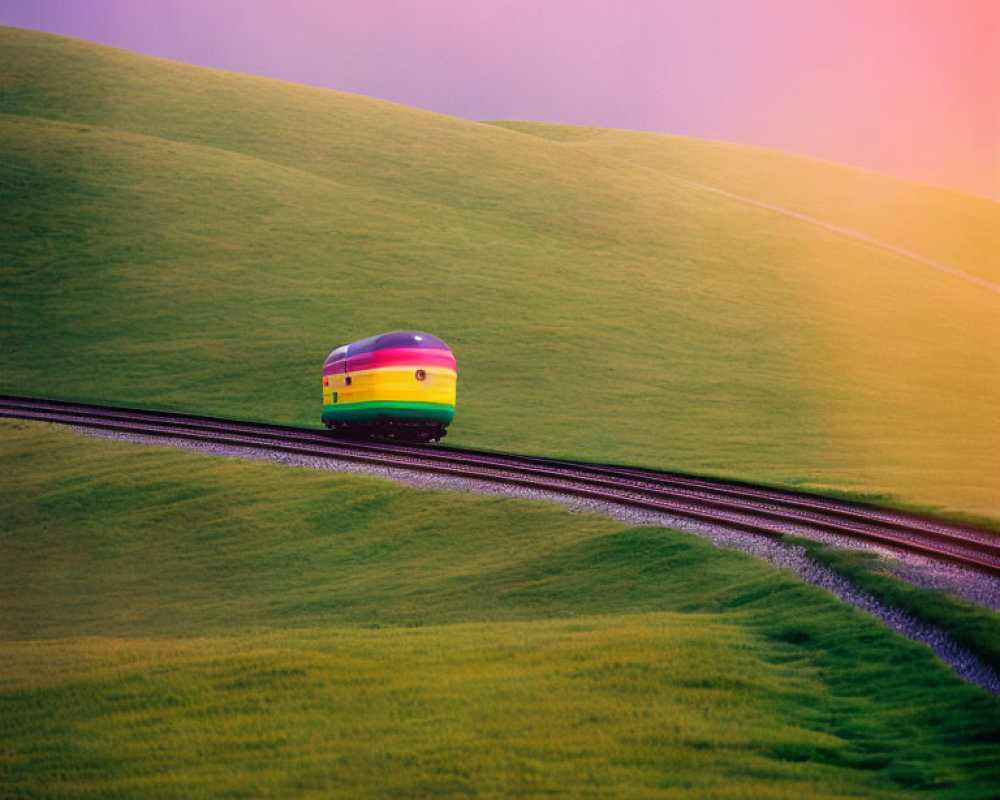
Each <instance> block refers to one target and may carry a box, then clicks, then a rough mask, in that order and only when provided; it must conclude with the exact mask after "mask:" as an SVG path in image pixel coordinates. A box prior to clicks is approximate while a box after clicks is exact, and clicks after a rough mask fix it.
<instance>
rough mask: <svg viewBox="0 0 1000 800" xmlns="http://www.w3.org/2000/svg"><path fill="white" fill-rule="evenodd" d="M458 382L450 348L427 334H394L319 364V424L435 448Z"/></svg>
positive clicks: (447, 420) (341, 351) (343, 349)
mask: <svg viewBox="0 0 1000 800" xmlns="http://www.w3.org/2000/svg"><path fill="white" fill-rule="evenodd" d="M457 381H458V373H457V370H456V366H455V356H454V355H453V354H452V352H451V348H449V347H448V345H446V344H445V343H444V342H443V341H441V340H440V339H439V338H437V337H436V336H431V335H430V334H429V333H422V332H420V331H393V332H392V333H383V334H380V335H378V336H372V337H370V338H368V339H362V340H361V341H360V342H352V343H351V344H345V345H342V346H340V347H338V348H337V349H336V350H334V351H333V352H332V353H330V355H329V356H327V358H326V361H325V362H324V363H323V417H322V419H323V424H324V425H326V426H327V427H328V428H330V429H331V430H336V431H338V432H341V433H346V434H356V435H361V436H368V437H374V438H382V439H403V440H407V441H417V442H435V441H438V440H439V439H441V437H443V436H444V435H445V433H446V432H447V431H446V428H447V427H448V425H449V424H450V423H451V421H452V419H453V418H454V416H455V394H456V387H457Z"/></svg>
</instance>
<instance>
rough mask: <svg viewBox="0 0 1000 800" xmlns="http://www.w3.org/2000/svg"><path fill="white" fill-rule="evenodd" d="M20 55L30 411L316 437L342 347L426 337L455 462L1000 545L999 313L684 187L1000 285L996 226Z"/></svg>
mask: <svg viewBox="0 0 1000 800" xmlns="http://www.w3.org/2000/svg"><path fill="white" fill-rule="evenodd" d="M0 41H2V44H3V46H2V47H0V76H2V77H0V108H2V111H3V112H4V113H3V115H2V117H0V139H2V144H0V147H2V152H3V153H4V157H3V161H2V172H0V209H2V213H0V251H2V253H3V255H2V271H0V287H2V299H0V303H2V306H0V312H2V314H3V316H4V325H3V329H2V337H3V338H2V340H0V348H2V356H0V368H2V370H3V374H4V379H3V385H2V388H3V390H4V391H6V392H9V393H19V394H30V395H41V396H51V397H60V398H65V399H84V400H93V401H105V402H112V403H124V404H134V405H138V406H146V407H157V408H169V409H179V410H186V411H199V412H206V413H215V414H228V415H232V416H239V417H248V418H255V419H267V420H279V421H283V422H293V423H305V424H318V417H319V403H320V400H319V397H320V393H319V385H318V384H319V380H318V374H319V365H320V364H321V362H322V360H323V357H324V356H325V355H326V353H327V352H328V351H329V350H330V349H332V347H334V346H335V345H338V344H341V343H343V342H345V341H350V340H354V339H357V338H360V337H363V336H367V335H370V334H372V333H375V332H381V331H386V330H393V329H400V328H403V329H405V328H418V329H425V330H429V331H432V332H434V333H435V334H437V335H440V336H442V337H443V338H444V339H445V340H446V341H447V342H449V344H451V346H452V347H453V349H454V350H455V352H456V355H457V358H458V363H459V375H460V380H459V406H458V413H457V416H456V422H455V424H454V426H453V428H452V430H451V434H450V437H449V441H450V442H453V443H455V444H458V445H468V446H477V447H488V448H501V449H511V450H516V451H521V452H526V453H538V454H543V455H551V456H572V457H579V458H590V459H599V460H602V461H617V462H629V463H635V464H643V465H650V466H658V467H668V468H673V469H678V470H687V471H695V472H703V473H711V474H718V475H727V476H734V477H740V478H745V479H751V480H757V481H767V482H773V483H778V484H782V485H793V486H805V487H810V488H817V489H821V490H822V489H826V490H842V491H853V492H859V493H863V494H869V495H877V496H891V498H892V499H893V500H894V501H895V502H900V503H904V504H909V505H924V506H936V507H940V508H942V509H945V510H948V511H955V512H965V513H971V514H978V515H983V516H987V517H991V518H993V519H998V518H1000V490H998V486H997V479H996V476H997V475H998V474H1000V456H998V454H1000V424H998V420H997V415H996V400H995V399H996V397H997V396H1000V348H998V347H997V346H996V345H997V342H998V341H1000V314H998V313H997V311H998V304H1000V298H998V297H997V296H996V295H995V294H993V293H991V292H989V291H987V290H985V289H983V288H982V287H979V286H976V285H974V284H971V283H968V282H965V281H962V280H961V279H958V278H955V277H954V276H951V275H947V274H944V273H941V272H938V271H935V270H933V269H930V268H928V267H926V266H924V265H921V264H919V263H916V262H912V261H908V260H906V259H905V258H902V257H900V256H899V255H895V254H892V253H889V252H887V251H883V250H880V249H878V248H874V247H872V246H870V245H866V244H862V243H859V242H857V241H854V240H851V239H849V238H846V237H843V236H839V235H837V234H834V233H832V232H830V231H827V230H824V229H822V228H818V227H816V226H814V225H810V224H808V223H806V222H803V221H801V220H796V219H793V218H790V217H787V216H784V215H781V214H777V213H773V212H769V211H766V210H764V209H761V208H759V207H754V206H749V205H746V204H744V203H740V202H738V201H734V200H732V199H728V198H725V197H722V196H719V195H717V194H712V193H710V192H706V191H704V190H701V189H698V188H696V187H693V186H692V185H691V183H690V182H695V183H704V184H709V185H713V186H716V187H718V188H720V189H722V190H724V191H728V192H732V193H735V194H741V195H744V196H748V197H752V198H756V199H758V200H760V201H762V202H768V203H772V204H775V205H780V206H782V207H787V208H789V209H792V210H795V211H797V212H799V213H803V214H807V215H810V216H815V217H818V218H822V219H825V220H828V221H829V222H830V223H831V224H837V225H842V226H847V227H851V228H854V229H858V230H859V231H860V232H862V233H864V234H866V235H869V236H874V237H878V238H881V239H885V240H886V241H888V242H890V243H892V244H894V245H895V246H898V247H904V248H908V249H912V250H915V251H917V252H920V253H922V254H924V255H926V256H928V257H931V258H936V259H940V260H942V261H946V262H948V263H950V264H952V265H953V266H955V267H956V268H959V269H962V270H965V271H967V272H970V273H973V274H975V275H978V276H980V277H983V278H985V279H989V280H993V281H996V280H998V276H997V264H996V260H995V258H994V257H993V256H994V255H995V253H996V252H997V251H998V249H1000V242H998V241H997V239H998V236H1000V234H998V233H997V231H1000V206H998V205H997V204H996V203H990V202H988V201H984V200H978V199H975V198H972V197H966V196H962V195H958V194H954V193H949V192H944V191H939V190H936V189H932V188H929V187H924V186H918V185H915V184H911V183H906V182H903V181H899V180H895V179H891V178H887V177H883V176H878V175H874V174H871V173H865V172H861V171H858V170H854V169H848V168H845V167H840V166H837V165H834V164H829V163H823V162H819V161H815V160H810V159H804V158H798V157H793V156H788V155H785V154H780V153H773V152H768V151H763V150H759V149H754V148H744V147H736V146H731V145H722V144H717V143H711V142H699V141H694V140H689V139H681V138H677V137H665V136H651V135H642V134H630V133H625V132H615V131H595V130H591V129H573V128H558V127H553V126H535V125H527V124H520V123H518V124H514V123H507V124H504V125H499V124H483V123H472V122H465V121H462V120H458V119H454V118H450V117H445V116H441V115H437V114H431V113H428V112H424V111H420V110H417V109H412V108H406V107H402V106H398V105H393V104H390V103H385V102H381V101H377V100H372V99H368V98H363V97H357V96H352V95H346V94H341V93H337V92H330V91H323V90H319V89H313V88H309V87H303V86H295V85H290V84H285V83H280V82H276V81H268V80H263V79H258V78H253V77H248V76H243V75H236V74H230V73H223V72H218V71H211V70H205V69H198V68H194V67H188V66H184V65H180V64H175V63H170V62H165V61H158V60H155V59H149V58H144V57H140V56H137V55H134V54H129V53H125V52H122V51H116V50H112V49H108V48H103V47H98V46H95V45H90V44H86V43H83V42H79V41H74V40H68V39H64V38H60V37H54V36H49V35H45V34H40V33H35V32H28V31H20V30H16V29H3V30H2V31H0ZM678 179H680V180H678Z"/></svg>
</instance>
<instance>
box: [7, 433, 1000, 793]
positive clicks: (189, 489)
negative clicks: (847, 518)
mask: <svg viewBox="0 0 1000 800" xmlns="http://www.w3.org/2000/svg"><path fill="white" fill-rule="evenodd" d="M0 472H2V474H4V475H5V476H7V479H6V480H5V481H3V482H2V484H0V508H2V509H3V511H4V514H5V520H6V521H7V524H6V525H4V526H2V527H0V561H2V563H3V565H4V569H2V570H0V607H2V609H3V613H2V614H0V794H2V795H3V796H4V797H59V798H81V799H82V798H93V797H116V798H142V799H143V800H144V799H145V798H150V797H164V798H168V797H169V798H173V797H199V798H202V797H219V798H233V797H247V798H250V797H267V796H271V797H283V798H285V797H303V798H311V797H335V798H356V797H374V798H399V797H409V798H424V797H426V798H434V799H435V800H437V799H438V798H468V797H473V796H487V797H494V796H497V797H565V798H580V797H595V798H596V797H671V798H678V799H680V798H684V799H686V800H697V799H701V800H704V798H732V799H733V800H758V799H762V798H767V799H768V800H788V799H791V798H796V799H799V800H801V799H802V798H817V800H819V799H820V798H822V800H828V798H832V797H844V798H847V797H852V798H858V797H871V798H879V800H887V798H894V799H897V798H898V800H905V798H912V797H920V798H936V799H937V800H946V799H947V800H959V799H960V798H961V799H962V800H971V799H972V798H976V799H977V800H987V798H992V797H994V796H995V794H996V792H995V789H996V785H997V781H998V779H1000V761H998V759H997V758H996V756H997V752H998V742H1000V713H998V711H1000V701H998V699H997V698H996V697H992V696H991V695H989V694H988V693H987V692H985V691H983V690H980V689H978V688H976V687H974V686H972V685H970V684H967V683H965V682H963V681H962V680H961V679H959V678H958V677H956V676H955V675H954V674H953V673H952V672H951V671H950V670H949V669H948V668H947V667H945V666H944V665H943V664H942V663H941V662H939V661H938V660H937V659H936V658H935V657H934V656H933V654H932V653H931V651H930V649H929V648H927V647H925V646H923V645H920V644H916V643H914V642H910V641H907V640H905V639H903V638H902V637H901V636H898V635H897V634H895V633H893V632H892V631H890V630H888V629H886V628H885V627H883V626H882V625H881V623H879V622H878V621H876V620H875V619H873V618H872V617H870V616H868V615H867V614H864V613H862V612H860V611H858V610H857V609H854V608H851V607H849V606H846V605H844V604H843V603H841V602H839V601H838V600H836V599H835V598H833V597H832V596H831V595H830V594H829V593H827V592H825V591H823V590H821V589H818V588H816V587H814V586H809V585H808V584H805V583H803V582H801V581H799V580H798V579H796V578H795V577H793V576H792V575H790V574H789V573H788V572H787V571H785V570H779V569H775V568H774V567H772V566H770V565H768V564H765V563H763V562H761V561H760V560H758V559H756V558H754V557H752V556H748V555H744V554H741V553H737V552H734V551H729V550H722V549H718V548H715V547H713V546H712V545H711V544H710V543H708V542H706V541H704V540H702V539H699V538H698V537H695V536H691V535H685V534H679V533H676V532H671V531H665V530H660V529H655V528H625V527H623V526H622V525H621V524H619V523H617V522H613V521H611V520H609V519H605V518H602V517H598V516H595V515H585V514H570V513H568V512H567V511H565V510H563V509H561V508H558V507H556V506H554V505H552V504H547V503H540V502H527V501H523V500H522V501H518V500H511V499H507V498H499V497H480V496H473V495H465V494H442V493H435V492H426V491H418V490H415V489H411V488H407V487H403V486H399V485H397V484H393V483H391V482H388V481H384V480H376V479H373V478H369V477H363V476H359V475H343V474H336V473H329V472H322V471H319V470H308V469H295V468H290V467H287V466H280V465H276V464H265V463H254V462H248V461H242V460H240V459H228V458H218V457H215V456H206V455H203V454H196V453H186V452H178V451H174V450H170V449H166V448H154V447H144V446H140V445H136V444H133V443H124V442H114V441H100V440H88V439H83V438H81V437H79V436H76V435H75V434H74V433H73V432H71V431H67V430H64V429H60V428H56V427H54V426H48V425H44V424H41V423H29V422H23V421H20V420H0ZM996 628H997V626H996V619H995V615H994V619H991V622H990V624H989V629H990V630H992V631H994V632H995V631H996Z"/></svg>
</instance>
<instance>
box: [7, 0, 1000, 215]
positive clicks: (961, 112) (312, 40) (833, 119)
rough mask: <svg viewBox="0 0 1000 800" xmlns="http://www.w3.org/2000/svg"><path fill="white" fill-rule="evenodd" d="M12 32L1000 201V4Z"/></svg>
mask: <svg viewBox="0 0 1000 800" xmlns="http://www.w3.org/2000/svg"><path fill="white" fill-rule="evenodd" d="M0 24H5V25H16V26H21V27H26V28H35V29H38V30H45V31H50V32H53V33H61V34H65V35H69V36H76V37H78V38H81V39H87V40H89V41H93V42H99V43H102V44H109V45H113V46H116V47H122V48H125V49H128V50H134V51H137V52H141V53H147V54H149V55H155V56H160V57H163V58H170V59H174V60H177V61H183V62H187V63H190V64H199V65H203V66H210V67H221V68H224V69H230V70H235V71H239V72H248V73H252V74H255V75H266V76H269V77H275V78H281V79H284V80H289V81H295V82H297V83H307V84H311V85H314V86H322V87H326V88H330V89H339V90H343V91H349V92H356V93H358V94H364V95H369V96H372V97H380V98H384V99H387V100H394V101H397V102H400V103H406V104H408V105H413V106H419V107H421V108H427V109H431V110H434V111H440V112H444V113H447V114H453V115H455V116H459V117H463V118H465V119H472V120H480V119H529V120H541V121H549V122H562V123H568V124H576V125H599V126H604V127H614V128H628V129H632V130H646V131H656V132H661V133H675V134H682V135H687V136H697V137H703V138H709V139H721V140H725V141H732V142H741V143H745V144H759V145H764V146H767V147H774V148H778V149H782V150H790V151H794V152H799V153H806V154H809V155H815V156H819V157H821V158H827V159H831V160H834V161H840V162H844V163H849V164H856V165H859V166H864V167H868V168H871V169H876V170H879V171H882V172H888V173H891V174H896V175H902V176H904V177H909V178H912V179H915V180H920V181H924V182H927V183H934V184H938V185H942V186H947V187H950V188H955V189H959V190H961V191H966V192H971V193H974V194H979V195H982V196H987V197H991V198H993V199H996V200H1000V0H276V1H274V2H272V0H0Z"/></svg>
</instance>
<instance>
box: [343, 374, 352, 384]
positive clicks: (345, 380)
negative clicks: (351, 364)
mask: <svg viewBox="0 0 1000 800" xmlns="http://www.w3.org/2000/svg"><path fill="white" fill-rule="evenodd" d="M350 385H351V376H350V375H348V376H347V377H346V378H344V386H350Z"/></svg>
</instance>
